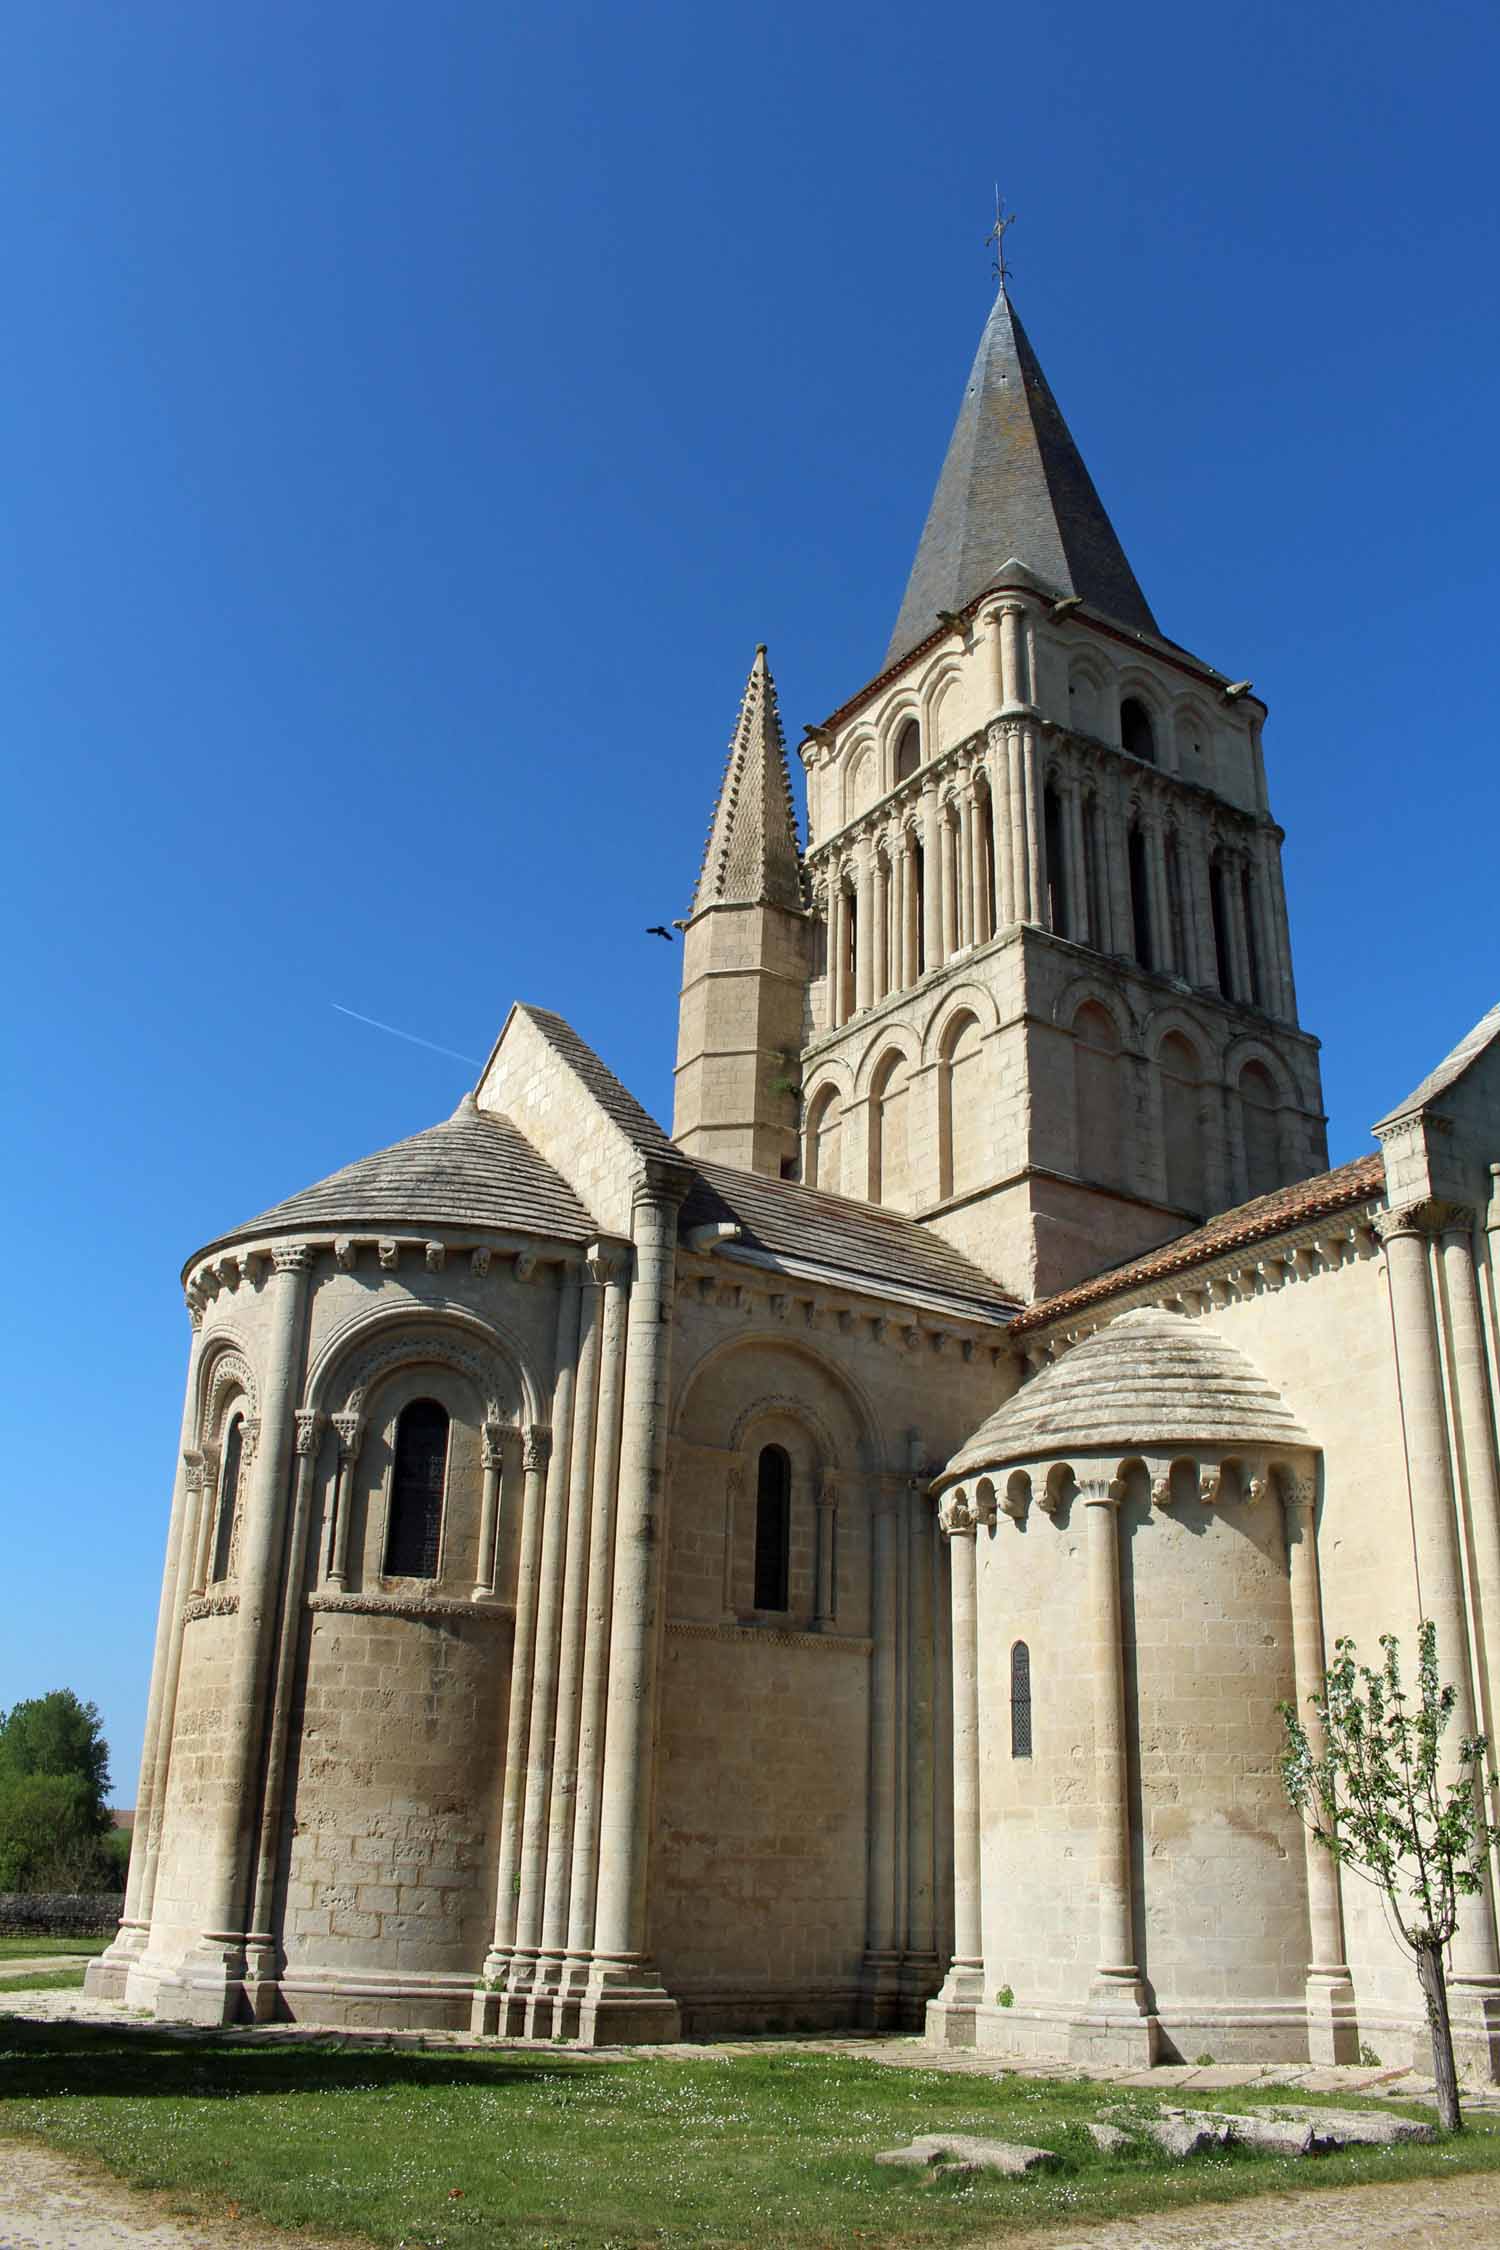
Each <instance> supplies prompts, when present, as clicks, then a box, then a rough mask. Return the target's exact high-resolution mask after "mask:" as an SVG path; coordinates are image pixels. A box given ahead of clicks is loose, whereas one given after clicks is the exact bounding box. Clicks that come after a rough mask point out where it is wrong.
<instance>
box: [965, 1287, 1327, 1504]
mask: <svg viewBox="0 0 1500 2250" xmlns="http://www.w3.org/2000/svg"><path fill="white" fill-rule="evenodd" d="M1311 1442H1312V1441H1311V1439H1310V1438H1309V1437H1308V1435H1307V1432H1306V1431H1305V1430H1304V1429H1303V1428H1302V1425H1301V1424H1300V1423H1299V1422H1298V1420H1297V1418H1296V1416H1295V1415H1294V1414H1293V1413H1292V1412H1291V1410H1290V1408H1289V1407H1288V1406H1286V1405H1285V1403H1284V1402H1283V1400H1282V1399H1281V1397H1280V1395H1279V1394H1278V1393H1277V1392H1276V1391H1274V1390H1273V1389H1272V1388H1271V1385H1270V1384H1269V1383H1268V1382H1267V1381H1266V1379H1265V1377H1264V1375H1262V1374H1261V1372H1260V1370H1259V1369H1258V1368H1257V1367H1254V1366H1252V1365H1251V1363H1250V1361H1249V1360H1248V1359H1246V1357H1245V1355H1244V1353H1243V1352H1240V1351H1237V1350H1236V1349H1235V1347H1234V1345H1233V1344H1228V1343H1226V1342H1225V1341H1224V1339H1223V1337H1222V1336H1218V1335H1216V1334H1215V1333H1214V1331H1213V1330H1212V1329H1211V1328H1208V1327H1206V1326H1205V1325H1204V1324H1203V1323H1202V1322H1201V1321H1192V1320H1188V1319H1186V1318H1185V1317H1184V1316H1183V1315H1182V1314H1181V1313H1169V1312H1162V1311H1161V1310H1160V1309H1159V1308H1158V1307H1156V1306H1154V1305H1142V1306H1139V1307H1137V1309H1136V1310H1135V1311H1134V1312H1127V1313H1121V1314H1120V1316H1119V1318H1118V1319H1117V1320H1112V1321H1111V1322H1110V1323H1109V1326H1108V1327H1107V1328H1101V1329H1100V1330H1099V1331H1098V1332H1097V1334H1095V1335H1093V1336H1088V1337H1085V1339H1084V1341H1083V1342H1082V1343H1081V1344H1075V1346H1074V1347H1073V1349H1072V1351H1070V1352H1068V1353H1067V1354H1066V1356H1065V1357H1064V1358H1062V1359H1060V1360H1055V1361H1054V1362H1053V1364H1052V1365H1051V1366H1050V1367H1044V1368H1043V1369H1042V1371H1041V1373H1040V1374H1039V1375H1035V1376H1033V1377H1032V1379H1031V1381H1030V1382H1029V1383H1023V1384H1022V1386H1021V1388H1020V1390H1018V1391H1017V1392H1016V1393H1015V1395H1014V1396H1013V1397H1012V1398H1009V1399H1007V1401H1006V1403H1005V1404H1004V1406H1002V1407H1001V1408H1000V1410H999V1412H998V1413H996V1414H992V1415H991V1416H990V1417H989V1420H988V1421H987V1422H983V1423H981V1424H980V1426H979V1428H978V1429H977V1430H976V1431H975V1433H974V1435H973V1437H971V1438H970V1439H969V1441H968V1443H967V1444H966V1445H964V1446H961V1447H960V1449H959V1451H958V1452H957V1453H955V1455H954V1456H953V1459H952V1460H951V1461H950V1462H949V1463H948V1466H947V1468H946V1469H944V1471H943V1477H942V1481H944V1482H951V1481H952V1480H953V1479H954V1478H956V1477H961V1476H970V1475H974V1474H977V1473H978V1472H980V1471H982V1470H985V1469H993V1468H1000V1467H1003V1466H1004V1464H1005V1463H1007V1462H1013V1461H1036V1460H1044V1459H1057V1458H1060V1457H1062V1456H1064V1455H1066V1454H1068V1453H1072V1452H1093V1453H1131V1452H1136V1451H1145V1450H1151V1451H1159V1450H1160V1449H1161V1448H1162V1447H1164V1446H1176V1445H1205V1446H1212V1447H1213V1448H1214V1450H1215V1451H1233V1450H1235V1449H1237V1448H1241V1447H1245V1448H1251V1447H1254V1448H1261V1447H1267V1446H1273V1447H1274V1446H1306V1445H1310V1444H1311Z"/></svg>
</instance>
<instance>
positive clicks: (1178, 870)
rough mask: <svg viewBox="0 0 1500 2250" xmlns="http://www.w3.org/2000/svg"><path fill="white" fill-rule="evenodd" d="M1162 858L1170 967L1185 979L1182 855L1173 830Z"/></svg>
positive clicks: (1185, 947)
mask: <svg viewBox="0 0 1500 2250" xmlns="http://www.w3.org/2000/svg"><path fill="white" fill-rule="evenodd" d="M1162 857H1163V859H1164V860H1165V862H1166V872H1167V921H1168V932H1167V934H1168V939H1169V941H1170V944H1171V949H1172V967H1173V968H1175V970H1176V971H1177V974H1178V975H1179V976H1180V977H1185V976H1186V975H1187V971H1188V955H1187V915H1186V913H1185V912H1184V910H1183V903H1182V855H1181V853H1180V851H1179V849H1178V845H1177V831H1176V829H1175V828H1169V829H1168V830H1167V841H1166V847H1165V850H1164V852H1163V854H1162Z"/></svg>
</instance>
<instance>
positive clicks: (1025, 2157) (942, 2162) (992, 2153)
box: [875, 2133, 1061, 2179]
mask: <svg viewBox="0 0 1500 2250" xmlns="http://www.w3.org/2000/svg"><path fill="white" fill-rule="evenodd" d="M875 2161H876V2163H877V2164H908V2165H911V2166H912V2167H913V2168H916V2167H918V2166H941V2167H942V2168H943V2170H945V2171H949V2170H952V2171H965V2172H1003V2173H1004V2174H1005V2175H1006V2177H1007V2178H1008V2179H1020V2178H1022V2177H1023V2176H1024V2174H1026V2173H1027V2172H1044V2171H1046V2170H1048V2169H1049V2168H1050V2167H1051V2166H1052V2165H1054V2164H1057V2163H1060V2162H1061V2159H1060V2158H1059V2156H1058V2155H1057V2153H1056V2151H1055V2150H1053V2149H1050V2148H1029V2147H1028V2146H1027V2145H1026V2143H1025V2142H1024V2141H987V2140H983V2139H981V2138H980V2137H979V2136H978V2135H976V2134H973V2133H924V2134H920V2135H918V2137H917V2139H916V2140H914V2141H912V2142H911V2143H910V2144H909V2145H908V2146H907V2147H906V2148H888V2149H883V2150H882V2151H881V2153H880V2154H879V2155H878V2156H877V2157H876V2159H875Z"/></svg>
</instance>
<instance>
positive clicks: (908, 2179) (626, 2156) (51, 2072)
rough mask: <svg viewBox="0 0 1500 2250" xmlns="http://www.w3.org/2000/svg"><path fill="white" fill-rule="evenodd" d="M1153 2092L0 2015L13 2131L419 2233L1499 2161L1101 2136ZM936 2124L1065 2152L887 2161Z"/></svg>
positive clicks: (1136, 2205)
mask: <svg viewBox="0 0 1500 2250" xmlns="http://www.w3.org/2000/svg"><path fill="white" fill-rule="evenodd" d="M1161 2098H1162V2097H1159V2096H1157V2095H1154V2094H1147V2093H1134V2092H1124V2091H1122V2090H1120V2089H1117V2088H1112V2087H1101V2086H1089V2085H1078V2084H1073V2083H1071V2082H1063V2081H1059V2080H1047V2079H1023V2078H1016V2077H1010V2078H1006V2079H1003V2080H998V2081H997V2080H991V2079H982V2078H978V2077H971V2076H964V2075H959V2074H957V2073H947V2072H938V2071H923V2070H904V2069H892V2068H888V2067H886V2066H884V2065H882V2064H879V2063H874V2062H869V2061H863V2060H855V2059H853V2058H850V2059H847V2060H846V2059H844V2058H841V2057H838V2056H828V2055H814V2054H807V2055H798V2054H787V2053H784V2052H783V2053H779V2054H777V2053H769V2052H765V2051H763V2050H757V2049H756V2048H753V2047H750V2048H746V2049H744V2050H742V2051H740V2052H739V2053H737V2054H736V2055H734V2056H733V2058H732V2059H729V2060H715V2059H709V2058H705V2059H704V2060H703V2061H701V2062H699V2061H692V2062H678V2061H668V2060H665V2059H663V2060H661V2061H653V2060H638V2061H637V2060H631V2061H627V2062H620V2063H607V2062H592V2061H585V2060H583V2059H581V2058H579V2059H575V2058H573V2057H571V2056H568V2055H565V2054H561V2053H529V2052H528V2053H524V2054H520V2053H484V2052H474V2051H459V2050H453V2051H450V2052H448V2053H446V2054H443V2053H421V2052H401V2051H397V2050H393V2049H390V2048H386V2047H373V2046H372V2047H368V2048H364V2049H359V2048H337V2047H334V2046H331V2045H330V2046H317V2047H314V2046H307V2045H297V2046H292V2045H286V2046H276V2045H271V2044H266V2045H260V2044H249V2043H246V2044H239V2045H236V2044H234V2043H233V2042H220V2041H204V2042H202V2043H199V2042H190V2043H185V2042H181V2041H176V2040H170V2039H168V2038H166V2037H164V2036H163V2035H162V2034H161V2033H160V2032H158V2031H156V2030H155V2029H153V2028H150V2027H143V2028H139V2029H137V2028H135V2027H133V2026H132V2027H121V2028H112V2027H111V2028H104V2027H99V2028H95V2027H91V2026H88V2027H86V2026H82V2025H67V2024H28V2023H20V2022H15V2021H9V2022H7V2021H5V2020H4V2019H3V2018H0V2133H4V2132H10V2133H17V2134H26V2135H30V2136H35V2137H39V2138H42V2139H45V2140H47V2141H50V2142H51V2143H53V2144H54V2145H56V2146H58V2147H61V2148H64V2149H67V2150H70V2151H75V2152H76V2153H78V2154H79V2155H82V2156H91V2157H96V2158H98V2159H99V2160H100V2161H101V2162H102V2163H104V2164H105V2165H106V2166H107V2167H108V2168H109V2169H110V2170H111V2171H113V2172H115V2173H117V2174H119V2175H120V2176H121V2177H123V2178H124V2179H126V2180H129V2181H131V2182H133V2183H135V2184H136V2185H139V2186H143V2187H151V2188H158V2189H167V2190H171V2191H173V2197H174V2202H175V2203H176V2205H177V2206H178V2207H180V2208H185V2209H187V2210H188V2211H190V2212H192V2213H193V2214H194V2215H199V2216H204V2217H210V2216H212V2214H213V2213H214V2211H215V2210H222V2209H223V2207H224V2205H225V2204H226V2203H227V2202H233V2203H235V2204H237V2205H238V2206H239V2209H240V2211H241V2213H242V2214H243V2215H245V2216H247V2217H248V2216H251V2215H254V2216H256V2217H258V2218H260V2219H262V2220H265V2221H268V2222H270V2223H271V2224H273V2225H278V2226H287V2227H292V2226H297V2227H305V2228H309V2229H311V2230H313V2231H315V2232H323V2233H330V2234H358V2235H364V2236H366V2237H368V2238H369V2239H370V2240H371V2241H373V2242H376V2243H380V2244H389V2245H396V2244H402V2245H406V2246H407V2250H419V2246H420V2250H486V2246H489V2245H494V2246H496V2250H499V2246H502V2245H504V2246H507V2250H509V2246H517V2245H523V2244H524V2245H536V2246H538V2250H540V2246H541V2245H543V2244H546V2245H562V2244H579V2245H588V2246H590V2250H606V2246H612V2245H620V2246H622V2250H629V2246H637V2245H643V2244H651V2245H658V2244H667V2245H675V2244H688V2243H692V2244H772V2243H776V2244H815V2243H816V2244H827V2243H830V2242H837V2243H839V2244H844V2243H856V2242H863V2243H868V2244H926V2243H947V2242H951V2243H958V2242H963V2241H965V2240H969V2239H972V2238H974V2237H976V2236H979V2235H983V2234H991V2233H996V2232H1002V2231H1004V2230H1006V2229H1008V2228H1011V2227H1017V2226H1026V2225H1035V2224H1041V2223H1046V2222H1049V2221H1057V2220H1063V2219H1083V2218H1090V2217H1105V2216H1109V2215H1114V2214H1119V2213H1124V2212H1131V2211H1142V2210H1149V2209H1151V2208H1161V2207H1163V2206H1172V2207H1176V2206H1180V2205H1182V2204H1185V2203H1188V2202H1192V2201H1196V2200H1200V2199H1203V2198H1213V2199H1223V2198H1226V2197H1230V2196H1236V2195H1246V2194H1254V2193H1256V2192H1258V2191H1262V2190H1265V2189H1268V2188H1287V2187H1292V2186H1302V2185H1306V2184H1316V2185H1319V2186H1327V2185H1332V2184H1334V2183H1347V2182H1352V2181H1361V2180H1398V2179H1402V2178H1412V2177H1417V2176H1430V2175H1432V2174H1434V2173H1436V2174H1439V2175H1443V2176H1451V2174H1452V2173H1453V2172H1455V2171H1457V2170H1459V2169H1463V2170H1474V2169H1500V2133H1497V2132H1496V2131H1494V2130H1493V2129H1492V2128H1490V2127H1488V2126H1484V2125H1482V2126H1477V2127H1476V2128H1475V2129H1473V2130H1471V2131H1470V2132H1469V2133H1467V2134H1465V2135H1464V2136H1462V2138H1461V2139H1459V2140H1458V2141H1456V2142H1450V2143H1448V2144H1447V2145H1442V2144H1439V2145H1436V2146H1434V2147H1430V2148H1403V2149H1397V2150H1392V2151H1389V2152H1387V2151H1374V2150H1367V2151H1363V2152H1359V2153H1350V2154H1348V2155H1343V2156H1330V2157H1323V2158H1318V2159H1304V2160H1302V2161H1301V2162H1296V2161H1293V2160H1290V2159H1285V2158H1280V2159H1278V2158H1266V2157H1259V2156H1251V2155H1245V2154H1225V2155H1220V2156H1212V2157H1199V2158H1194V2159H1193V2160H1191V2161H1190V2162H1188V2163H1180V2164H1175V2165H1173V2164H1170V2163H1169V2162H1168V2161H1167V2160H1166V2159H1165V2158H1162V2157H1161V2156H1160V2155H1158V2154H1157V2153H1156V2152H1154V2151H1153V2152H1151V2153H1149V2154H1148V2153H1147V2152H1146V2151H1145V2150H1140V2151H1133V2152H1132V2153H1130V2154H1128V2155H1125V2156H1119V2157H1115V2158H1113V2159H1107V2158H1104V2157H1102V2156H1100V2155H1099V2153H1098V2152H1097V2151H1096V2150H1095V2148H1094V2146H1093V2143H1092V2142H1091V2141H1090V2140H1089V2138H1088V2136H1087V2134H1086V2133H1085V2131H1084V2129H1083V2127H1084V2122H1085V2120H1086V2119H1088V2118H1089V2117H1092V2116H1097V2115H1099V2114H1100V2112H1101V2111H1103V2110H1105V2109H1110V2110H1114V2111H1115V2112H1119V2111H1120V2110H1122V2109H1125V2110H1129V2111H1133V2112H1136V2113H1149V2112H1152V2111H1154V2110H1155V2108H1156V2107H1157V2106H1158V2105H1159V2102H1160V2100H1161ZM1167 2098H1169V2099H1171V2098H1173V2097H1167ZM1175 2098H1177V2099H1178V2100H1180V2099H1182V2097H1181V2096H1177V2097H1175ZM1213 2098H1214V2097H1208V2096H1205V2097H1203V2098H1202V2102H1201V2104H1199V2102H1198V2100H1197V2097H1194V2102H1195V2106H1208V2105H1209V2103H1210V2102H1211V2101H1212V2100H1213ZM1252 2099H1254V2097H1252V2096H1250V2095H1249V2094H1246V2093H1241V2092H1237V2093H1235V2094H1234V2095H1233V2096H1232V2097H1219V2098H1218V2100H1219V2106H1221V2107H1230V2108H1233V2107H1236V2106H1238V2107H1245V2106H1247V2105H1248V2104H1249V2102H1250V2101H1251V2100H1252ZM1282 2099H1283V2100H1285V2099H1286V2097H1285V2096H1283V2097H1282ZM1345 2106H1347V2104H1346V2105H1345ZM924 2129H930V2130H945V2129H946V2130H949V2131H968V2132H979V2133H987V2134H990V2135H994V2136H998V2137H1000V2138H1004V2139H1010V2140H1022V2141H1029V2142H1033V2143H1039V2144H1040V2145H1042V2146H1044V2147H1051V2148H1054V2149H1056V2150H1057V2151H1058V2152H1059V2153H1060V2154H1061V2155H1062V2156H1063V2158H1064V2160H1065V2162H1064V2168H1063V2170H1062V2171H1061V2172H1060V2173H1057V2174H1054V2175H1052V2176H1051V2177H1045V2176H1044V2177H1034V2178H1031V2179H1026V2180H1016V2181H1008V2180H1000V2179H995V2180H991V2179H988V2178H981V2179H977V2180H957V2179H948V2180H944V2179H937V2180H931V2179H928V2178H926V2177H924V2176H922V2175H916V2174H912V2173H908V2172H904V2171H894V2170H888V2169H885V2168H883V2167H881V2166H878V2165H876V2164H875V2163H873V2162H872V2158H873V2157H874V2155H875V2152H876V2151H877V2150H878V2149H884V2148H892V2147H895V2146H897V2145H898V2144H899V2143H901V2142H904V2141H906V2140H909V2139H910V2138H911V2137H912V2135H913V2134H914V2133H917V2132H920V2131H923V2130H924Z"/></svg>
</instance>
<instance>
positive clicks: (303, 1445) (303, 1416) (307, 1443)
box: [297, 1407, 323, 1453]
mask: <svg viewBox="0 0 1500 2250" xmlns="http://www.w3.org/2000/svg"><path fill="white" fill-rule="evenodd" d="M322 1435H323V1417H322V1415H321V1414H319V1413H316V1412H315V1411H314V1410H313V1409H312V1408H310V1407H299V1408H298V1409H297V1451H298V1452H299V1453H316V1452H317V1450H318V1444H319V1441H320V1439H321V1438H322Z"/></svg>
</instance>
